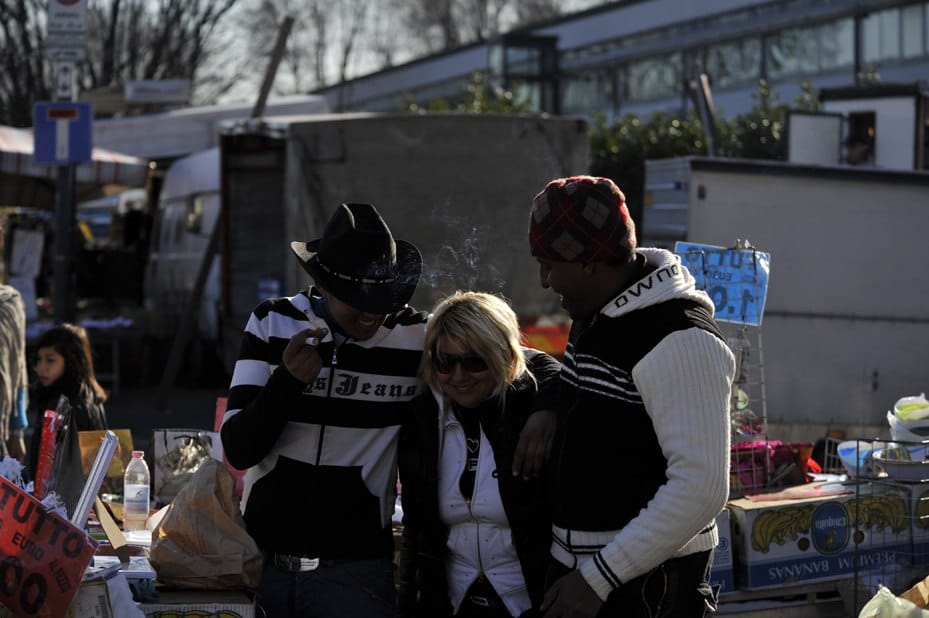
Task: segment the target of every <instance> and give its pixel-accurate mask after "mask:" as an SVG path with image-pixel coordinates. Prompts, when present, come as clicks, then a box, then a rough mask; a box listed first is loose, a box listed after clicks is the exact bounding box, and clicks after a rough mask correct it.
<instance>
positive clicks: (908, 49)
mask: <svg viewBox="0 0 929 618" xmlns="http://www.w3.org/2000/svg"><path fill="white" fill-rule="evenodd" d="M901 11H902V15H901V21H902V23H903V32H902V34H903V40H902V42H901V43H902V47H903V50H902V51H903V57H904V58H913V57H915V56H921V55H922V54H923V30H924V28H925V26H924V25H923V24H924V21H925V14H924V13H925V6H923V5H921V4H916V5H913V6H907V7H904V8H903V9H901Z"/></svg>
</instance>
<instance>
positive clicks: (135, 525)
mask: <svg viewBox="0 0 929 618" xmlns="http://www.w3.org/2000/svg"><path fill="white" fill-rule="evenodd" d="M143 455H145V453H143V452H142V451H132V460H131V461H130V462H129V465H127V466H126V474H125V475H124V476H123V530H145V522H146V521H147V520H148V507H149V491H150V489H149V488H150V482H151V476H149V473H148V464H146V463H145V459H144V458H143Z"/></svg>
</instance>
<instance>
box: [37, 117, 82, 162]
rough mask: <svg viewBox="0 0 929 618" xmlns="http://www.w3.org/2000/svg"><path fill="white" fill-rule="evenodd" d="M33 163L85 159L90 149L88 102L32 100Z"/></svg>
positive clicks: (80, 160)
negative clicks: (33, 102)
mask: <svg viewBox="0 0 929 618" xmlns="http://www.w3.org/2000/svg"><path fill="white" fill-rule="evenodd" d="M32 109H33V111H32V126H33V131H34V135H33V143H34V144H35V146H34V150H33V160H34V161H35V164H36V165H72V164H79V163H89V162H90V161H91V158H92V152H93V137H92V130H93V127H92V119H93V112H92V110H91V105H90V103H74V102H71V101H60V102H54V103H53V102H48V101H42V102H39V103H36V104H35V106H34V107H33V108H32Z"/></svg>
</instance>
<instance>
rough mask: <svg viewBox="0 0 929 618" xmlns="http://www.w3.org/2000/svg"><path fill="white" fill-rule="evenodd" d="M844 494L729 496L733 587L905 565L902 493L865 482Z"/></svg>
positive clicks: (908, 522) (906, 518)
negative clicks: (767, 497) (776, 497)
mask: <svg viewBox="0 0 929 618" xmlns="http://www.w3.org/2000/svg"><path fill="white" fill-rule="evenodd" d="M814 489H816V488H813V487H811V492H812V490H814ZM847 491H848V492H849V493H844V494H833V495H828V496H825V497H816V498H807V499H792V500H753V499H748V498H740V499H738V500H731V501H730V502H729V504H728V508H729V512H730V515H731V517H732V537H733V545H734V548H735V560H736V585H737V586H738V587H739V588H742V589H746V590H755V589H761V588H771V587H777V586H785V585H792V584H799V583H806V582H813V581H827V580H835V579H844V578H847V577H853V576H854V574H855V572H856V569H855V565H856V564H857V565H858V573H859V574H861V573H862V572H871V571H879V570H883V569H893V568H894V567H895V565H898V566H909V563H910V562H911V561H912V559H913V553H912V528H913V526H912V517H911V516H910V513H911V510H910V495H909V492H908V491H907V490H906V489H905V488H902V487H893V486H887V485H884V484H871V483H861V484H860V485H858V487H857V491H856V488H855V486H847ZM927 542H929V538H927Z"/></svg>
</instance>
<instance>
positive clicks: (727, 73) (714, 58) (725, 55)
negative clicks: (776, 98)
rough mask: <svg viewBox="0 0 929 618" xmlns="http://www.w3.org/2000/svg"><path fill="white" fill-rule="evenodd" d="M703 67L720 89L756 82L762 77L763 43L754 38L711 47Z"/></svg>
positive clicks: (707, 51)
mask: <svg viewBox="0 0 929 618" xmlns="http://www.w3.org/2000/svg"><path fill="white" fill-rule="evenodd" d="M703 66H704V67H706V72H707V73H708V74H709V76H710V78H711V79H712V81H713V86H715V87H718V88H725V87H726V86H731V85H734V84H743V83H748V82H753V81H756V80H757V79H758V78H759V77H761V41H760V40H759V39H754V38H753V39H743V40H741V41H731V42H728V43H722V44H720V45H711V46H709V47H708V48H707V49H706V60H705V62H704V65H703Z"/></svg>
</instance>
